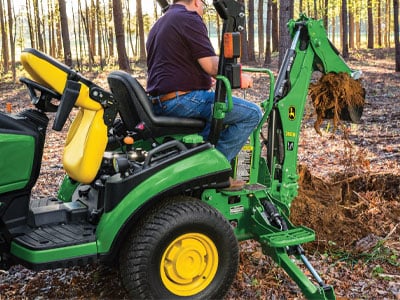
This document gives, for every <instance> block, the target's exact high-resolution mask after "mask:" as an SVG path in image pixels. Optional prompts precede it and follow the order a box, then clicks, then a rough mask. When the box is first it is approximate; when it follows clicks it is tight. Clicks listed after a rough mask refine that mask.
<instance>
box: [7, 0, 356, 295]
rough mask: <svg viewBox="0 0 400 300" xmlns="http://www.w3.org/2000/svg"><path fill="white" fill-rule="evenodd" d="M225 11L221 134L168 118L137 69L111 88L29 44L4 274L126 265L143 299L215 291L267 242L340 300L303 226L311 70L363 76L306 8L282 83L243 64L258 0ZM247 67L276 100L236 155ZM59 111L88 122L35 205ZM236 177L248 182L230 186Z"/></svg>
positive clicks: (11, 129) (60, 120) (11, 138)
mask: <svg viewBox="0 0 400 300" xmlns="http://www.w3.org/2000/svg"><path fill="white" fill-rule="evenodd" d="M159 2H160V3H161V4H163V7H164V10H166V9H168V3H167V2H166V1H159ZM213 5H214V7H215V11H216V12H217V13H218V15H219V17H220V18H221V19H222V20H223V21H224V23H223V32H222V34H223V35H222V36H223V42H222V43H221V49H220V53H219V55H220V63H219V72H218V74H219V75H218V76H217V83H216V87H215V89H216V90H215V91H216V96H215V105H214V108H213V120H212V126H211V132H210V135H209V137H208V139H203V138H202V137H201V136H200V135H199V133H200V132H201V131H202V129H203V127H204V124H205V123H204V120H199V119H190V118H175V117H166V116H157V115H155V114H154V113H153V111H152V105H151V102H150V101H149V97H148V95H147V94H146V91H145V90H144V89H143V87H142V86H141V84H140V83H139V82H138V81H137V80H136V79H135V78H134V77H133V76H132V75H130V74H128V73H125V72H123V71H113V72H111V73H110V74H109V76H108V84H109V89H104V88H101V87H100V86H98V85H96V84H94V83H93V82H92V81H90V80H88V79H87V78H85V77H84V76H83V75H81V74H80V73H78V72H76V71H75V70H73V69H71V68H69V67H67V66H66V65H64V64H62V63H60V62H59V61H57V60H55V59H53V58H51V57H50V56H48V55H46V54H44V53H42V52H39V51H37V50H35V49H31V48H29V49H25V50H24V51H23V53H22V54H21V63H22V65H23V67H24V69H25V70H26V72H27V73H28V74H29V78H28V77H24V78H21V82H22V83H24V84H25V85H26V87H27V90H28V92H29V95H30V98H31V101H32V104H33V106H34V108H29V109H25V110H23V111H20V112H18V113H15V114H11V113H6V112H0V154H1V160H0V263H1V267H2V268H7V267H9V266H11V265H13V264H22V265H24V266H26V267H28V268H31V269H34V270H41V269H51V268H60V267H70V266H74V265H84V264H88V263H92V262H100V263H105V264H106V263H112V264H113V263H115V262H118V264H119V268H120V274H121V279H122V281H123V285H124V287H125V288H126V290H127V291H128V293H129V295H130V296H131V297H132V298H144V299H152V298H159V299H167V298H183V297H188V298H194V299H214V298H222V297H223V296H224V295H225V294H226V293H227V291H228V289H229V288H230V286H231V284H232V282H233V280H234V278H235V275H236V273H237V269H238V261H239V247H238V242H239V241H244V240H248V239H254V240H256V241H258V242H259V243H260V245H261V246H262V250H263V253H264V254H265V255H268V256H270V257H271V258H272V259H273V260H274V261H275V262H276V263H277V264H278V265H279V266H281V267H282V268H283V269H284V270H285V271H286V272H287V274H288V275H289V276H290V277H291V278H292V279H293V280H294V281H295V282H296V283H297V285H298V286H299V288H300V290H301V291H302V292H303V294H304V295H305V297H307V298H310V299H335V294H334V290H333V288H332V286H330V285H327V284H326V283H325V282H324V281H323V280H322V279H321V277H320V276H319V275H318V273H317V271H316V270H315V269H314V268H313V267H312V266H311V264H310V262H309V261H308V260H307V258H306V256H305V252H304V250H303V248H302V246H301V245H302V244H304V243H307V242H310V241H313V240H314V239H315V233H314V232H313V231H312V230H311V229H308V228H306V227H303V226H294V225H293V224H292V223H291V222H290V220H289V213H290V204H291V202H292V200H293V199H294V198H295V197H296V195H297V191H298V182H297V181H298V174H297V172H296V167H297V152H298V146H299V134H300V127H301V120H302V118H303V112H304V106H305V103H306V100H307V93H308V87H309V84H310V79H311V75H312V73H313V72H314V71H320V72H322V73H330V72H333V73H340V72H344V73H347V74H349V75H350V76H352V77H353V78H355V79H357V77H358V76H359V72H356V71H353V70H351V69H350V68H349V67H348V66H347V65H346V63H345V62H344V61H343V60H342V58H341V57H340V56H339V54H338V52H337V51H336V50H335V48H334V47H333V46H332V44H331V43H330V42H329V40H328V39H327V35H326V32H325V29H324V27H323V24H322V22H321V21H318V20H314V19H311V18H307V17H305V16H301V17H300V18H299V19H298V20H291V21H290V22H289V23H288V28H289V30H290V33H291V36H292V45H291V47H290V49H288V50H287V53H286V56H285V58H284V61H283V64H282V66H281V68H280V72H279V74H278V76H277V79H276V80H275V79H274V75H273V73H272V72H271V71H270V70H268V69H244V68H242V67H241V65H240V63H239V60H238V59H239V57H240V31H241V30H243V28H244V23H245V11H244V7H243V5H242V4H240V3H239V2H237V1H234V0H214V1H213ZM161 51H162V50H161ZM243 71H248V72H261V73H265V74H266V76H265V77H266V79H268V80H269V95H268V97H266V98H265V100H263V101H262V103H261V106H262V109H263V110H264V116H263V118H262V121H261V123H260V124H259V126H258V127H257V128H256V129H255V130H254V132H253V133H252V135H251V136H250V138H249V141H248V144H247V145H246V146H245V147H244V148H243V151H241V153H240V154H239V155H238V157H237V159H236V160H234V161H233V162H232V163H230V162H228V161H227V160H226V158H225V157H224V156H223V155H222V154H221V153H220V152H219V151H218V150H217V149H216V148H215V145H217V143H218V138H219V134H220V132H221V130H222V121H223V118H224V115H225V113H226V112H228V111H229V110H230V109H231V108H232V90H233V89H236V88H240V77H241V75H240V74H241V73H240V72H243ZM267 83H268V82H267ZM348 111H350V112H352V113H350V114H349V113H347V116H348V119H349V120H353V121H354V119H357V118H359V113H360V112H359V110H356V109H355V108H352V107H348ZM71 112H73V113H72V114H71ZM50 113H55V116H54V122H53V123H52V129H53V130H56V131H60V130H62V128H63V127H64V125H65V123H66V121H67V119H68V117H69V116H70V115H71V116H75V117H74V119H73V121H72V123H71V124H70V126H69V128H68V134H67V138H66V140H65V145H64V151H63V155H62V165H63V169H64V170H65V177H64V179H63V180H62V182H61V184H60V188H59V191H58V193H55V196H54V197H47V198H43V199H39V200H32V199H31V191H32V188H33V186H34V185H35V183H36V181H37V178H38V176H39V174H40V168H41V162H42V154H43V149H44V142H45V138H46V131H47V127H48V123H49V118H48V116H47V115H48V114H50ZM357 113H358V115H357ZM344 115H346V114H344ZM68 124H69V123H68ZM261 130H264V131H265V130H267V134H266V135H261ZM262 137H263V138H262ZM230 176H233V177H239V176H240V177H241V178H245V179H246V181H247V184H246V185H245V186H244V187H243V188H242V189H240V190H234V191H232V190H230V189H226V188H227V187H228V186H229V177H230ZM300 264H303V265H304V266H305V268H306V269H308V272H307V273H309V274H311V275H309V276H307V275H305V273H304V272H303V271H302V269H301V267H300Z"/></svg>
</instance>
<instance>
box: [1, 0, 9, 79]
mask: <svg viewBox="0 0 400 300" xmlns="http://www.w3.org/2000/svg"><path fill="white" fill-rule="evenodd" d="M0 27H1V46H2V47H1V49H2V55H3V72H4V73H8V70H9V66H8V62H9V50H8V41H7V29H6V24H5V21H4V8H3V1H2V0H0Z"/></svg>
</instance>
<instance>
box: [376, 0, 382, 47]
mask: <svg viewBox="0 0 400 300" xmlns="http://www.w3.org/2000/svg"><path fill="white" fill-rule="evenodd" d="M381 9H382V8H381V1H379V2H378V20H377V21H378V22H376V26H377V27H378V47H382V10H381Z"/></svg>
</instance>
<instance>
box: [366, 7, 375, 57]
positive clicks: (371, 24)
mask: <svg viewBox="0 0 400 300" xmlns="http://www.w3.org/2000/svg"><path fill="white" fill-rule="evenodd" d="M367 3H368V8H367V11H368V45H367V47H368V49H374V17H373V13H372V0H368V2H367Z"/></svg>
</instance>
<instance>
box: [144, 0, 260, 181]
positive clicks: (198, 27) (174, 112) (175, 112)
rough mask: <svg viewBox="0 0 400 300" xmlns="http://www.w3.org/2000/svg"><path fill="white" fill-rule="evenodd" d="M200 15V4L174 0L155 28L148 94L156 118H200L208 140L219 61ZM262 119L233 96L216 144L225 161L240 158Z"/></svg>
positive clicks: (151, 36) (150, 40)
mask: <svg viewBox="0 0 400 300" xmlns="http://www.w3.org/2000/svg"><path fill="white" fill-rule="evenodd" d="M203 13H204V2H203V1H202V0H174V1H173V4H172V5H171V6H170V8H169V9H168V11H167V12H166V14H165V15H164V16H162V17H161V18H160V19H159V20H158V21H157V22H156V23H155V24H154V26H153V27H152V29H151V30H150V33H149V36H148V39H147V44H146V49H147V67H148V81H147V92H148V93H149V94H150V98H151V100H152V102H153V109H154V112H155V113H156V114H158V115H165V116H177V117H192V118H202V119H205V120H206V121H207V125H206V127H205V129H204V130H203V132H202V133H201V134H202V136H203V137H204V138H207V137H208V135H209V132H210V125H211V118H212V108H213V104H214V98H215V93H214V92H213V91H211V90H210V88H211V86H212V83H213V77H215V76H216V75H217V72H218V61H219V57H218V56H217V55H216V54H215V51H214V49H213V46H212V44H211V42H210V39H209V37H208V34H207V28H206V26H205V24H204V22H203V19H202V16H203ZM243 81H244V79H243V80H242V83H243ZM245 84H247V85H249V84H251V83H249V82H246V83H245ZM261 117H262V112H261V109H260V108H259V107H258V106H257V105H256V104H254V103H251V102H248V101H246V100H243V99H240V98H237V97H233V110H232V111H231V112H229V113H227V114H226V116H225V119H224V125H225V127H224V128H225V129H224V130H223V131H222V132H221V135H220V139H219V140H218V144H217V145H216V148H217V149H218V150H219V151H221V152H222V153H223V154H224V155H225V156H226V158H227V160H228V161H231V160H232V159H233V158H234V157H235V156H236V155H237V154H238V153H239V151H240V149H241V148H242V146H243V145H244V144H245V143H246V141H247V139H248V137H249V136H250V134H251V132H252V131H253V130H254V129H255V128H256V127H257V125H258V123H259V122H260V120H261ZM232 184H234V183H232Z"/></svg>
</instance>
